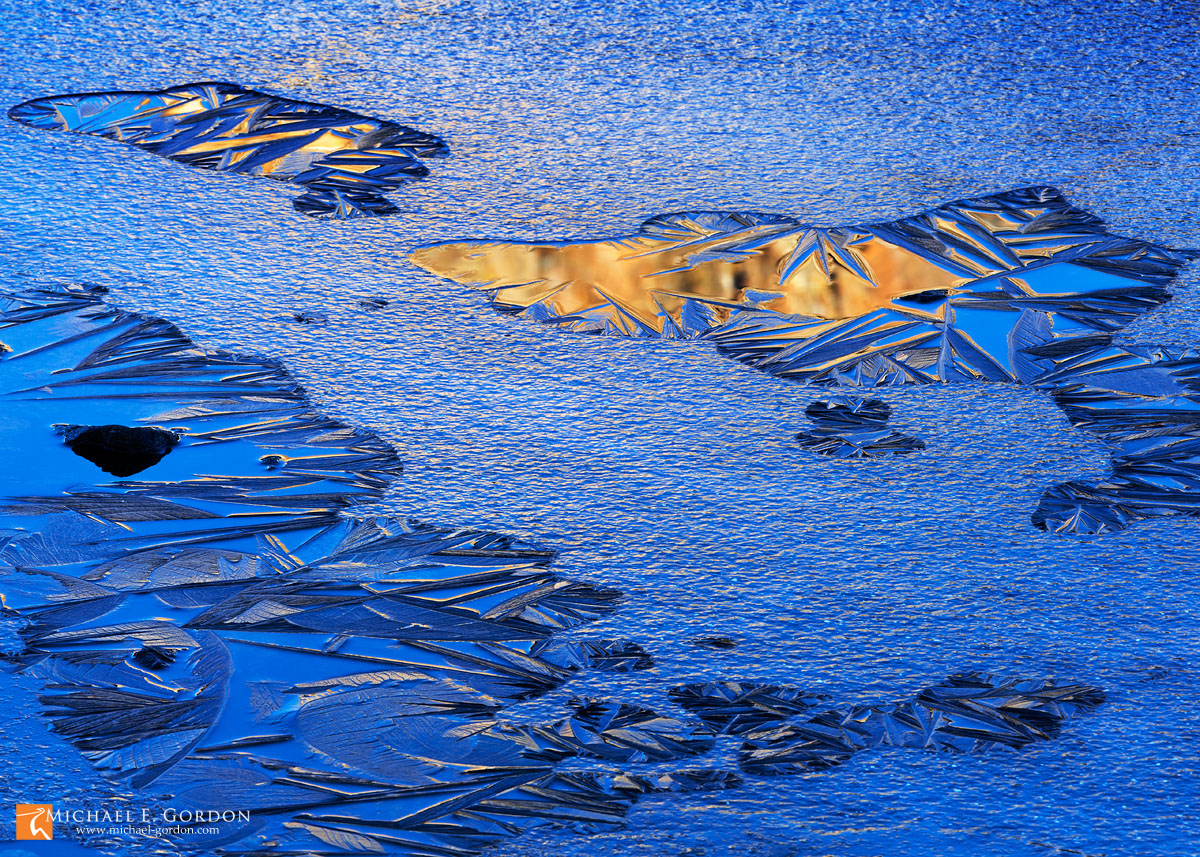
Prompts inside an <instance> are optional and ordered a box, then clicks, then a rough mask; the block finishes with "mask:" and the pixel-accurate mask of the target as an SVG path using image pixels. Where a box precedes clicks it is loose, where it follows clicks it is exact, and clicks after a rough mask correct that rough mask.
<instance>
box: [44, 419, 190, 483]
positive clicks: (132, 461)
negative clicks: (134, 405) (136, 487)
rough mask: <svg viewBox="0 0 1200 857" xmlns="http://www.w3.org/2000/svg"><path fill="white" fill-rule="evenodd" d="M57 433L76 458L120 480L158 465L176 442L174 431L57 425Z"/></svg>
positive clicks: (177, 439) (135, 427)
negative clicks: (119, 477) (80, 458)
mask: <svg viewBox="0 0 1200 857" xmlns="http://www.w3.org/2000/svg"><path fill="white" fill-rule="evenodd" d="M59 433H60V434H62V436H63V440H65V441H66V443H67V446H69V447H70V448H71V451H72V452H74V453H75V454H76V455H78V456H81V457H83V458H86V459H87V460H88V461H90V462H92V464H94V465H96V466H97V467H99V468H100V469H101V470H103V471H104V472H105V473H111V474H112V475H113V476H121V477H124V476H132V475H133V474H135V473H141V472H142V471H143V470H145V469H146V468H147V467H152V466H153V465H155V464H158V462H160V461H162V459H163V457H164V456H165V455H166V454H167V453H168V452H170V451H171V450H172V449H174V448H175V445H176V444H177V443H179V435H177V434H175V432H173V431H167V430H166V429H161V428H154V427H149V426H134V427H130V426H118V425H108V426H60V427H59Z"/></svg>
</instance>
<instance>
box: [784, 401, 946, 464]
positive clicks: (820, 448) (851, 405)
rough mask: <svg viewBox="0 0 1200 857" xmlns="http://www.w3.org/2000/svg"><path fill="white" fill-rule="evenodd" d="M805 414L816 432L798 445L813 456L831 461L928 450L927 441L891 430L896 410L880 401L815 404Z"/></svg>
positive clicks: (802, 436) (806, 433) (808, 433)
mask: <svg viewBox="0 0 1200 857" xmlns="http://www.w3.org/2000/svg"><path fill="white" fill-rule="evenodd" d="M804 413H805V415H806V416H807V417H808V418H809V419H810V420H812V423H813V429H812V431H803V432H800V433H799V434H797V435H796V442H797V443H798V444H800V446H801V447H802V448H804V449H807V450H809V451H810V452H816V453H819V454H821V455H827V456H829V457H831V458H879V457H881V456H884V455H904V454H907V453H910V452H918V451H919V450H922V449H924V448H925V442H924V441H922V440H919V439H918V438H915V437H911V436H909V435H906V434H900V433H899V432H894V431H891V430H890V429H888V428H887V421H888V418H889V417H891V415H892V409H891V408H890V407H889V406H888V405H887V404H886V403H884V402H882V401H880V400H879V399H850V400H847V401H845V402H814V403H813V404H811V405H809V406H808V407H807V408H806V409H805V411H804Z"/></svg>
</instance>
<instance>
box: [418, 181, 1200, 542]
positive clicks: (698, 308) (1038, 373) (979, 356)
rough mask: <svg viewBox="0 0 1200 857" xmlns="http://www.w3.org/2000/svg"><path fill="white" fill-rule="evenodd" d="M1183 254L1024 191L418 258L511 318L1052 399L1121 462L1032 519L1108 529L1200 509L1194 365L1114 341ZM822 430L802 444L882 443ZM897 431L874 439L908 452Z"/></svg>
mask: <svg viewBox="0 0 1200 857" xmlns="http://www.w3.org/2000/svg"><path fill="white" fill-rule="evenodd" d="M1191 256H1192V254H1191V253H1190V252H1184V251H1177V250H1171V249H1168V248H1166V247H1161V246H1158V245H1155V244H1151V243H1149V242H1146V241H1140V240H1137V239H1133V238H1123V237H1120V236H1115V235H1111V234H1109V233H1108V232H1107V231H1106V230H1105V228H1104V224H1103V222H1102V221H1100V220H1099V219H1098V218H1097V217H1095V216H1093V215H1091V214H1089V213H1087V212H1085V211H1082V210H1080V209H1078V208H1075V207H1074V206H1072V205H1071V204H1070V203H1069V202H1067V200H1066V199H1064V198H1063V196H1062V195H1061V194H1060V193H1059V192H1058V191H1057V190H1055V189H1053V188H1048V187H1031V188H1023V189H1019V190H1014V191H1009V192H1007V193H1002V194H997V195H994V196H988V197H982V198H979V199H970V200H964V201H961V202H955V203H951V204H948V205H945V206H942V207H941V208H937V209H934V210H932V211H929V212H925V213H923V214H919V215H916V216H914V217H907V218H904V219H901V220H896V221H892V222H888V223H880V224H873V225H866V226H853V227H838V228H822V227H814V226H808V225H804V224H801V223H800V222H798V221H796V220H793V219H791V218H788V217H785V216H782V215H768V214H739V213H732V212H684V213H679V214H670V215H663V216H660V217H655V218H652V219H650V220H648V221H646V222H645V223H644V224H642V226H641V228H640V229H639V230H638V231H637V232H635V233H634V234H632V235H629V236H626V237H623V238H618V239H611V240H605V241H580V242H572V243H561V244H555V243H547V242H542V243H517V242H480V241H474V242H465V243H452V244H438V245H431V246H428V247H424V248H421V249H419V250H417V251H416V252H415V253H414V254H413V255H412V260H413V261H414V262H415V263H416V264H418V265H420V266H422V267H423V268H425V269H426V270H429V271H431V272H433V273H436V274H438V275H440V276H444V277H447V278H449V279H453V280H455V281H457V282H460V283H468V284H471V285H474V286H476V287H478V288H480V289H483V290H485V291H486V292H487V293H488V295H489V297H490V300H491V302H492V304H493V305H494V306H495V307H496V308H497V309H500V310H503V311H507V312H513V313H519V314H521V315H522V316H524V317H526V318H530V319H534V320H537V321H541V322H546V323H551V324H556V325H559V326H562V327H564V328H567V329H569V330H574V331H579V332H590V333H607V334H615V335H625V336H636V337H663V338H703V339H706V340H710V341H711V342H713V343H714V344H715V345H716V347H717V349H718V350H719V351H720V352H721V353H723V354H725V355H728V356H731V357H734V358H736V359H738V360H741V361H743V362H745V363H748V364H750V365H752V366H754V367H755V368H758V369H761V370H762V371H765V372H769V373H771V374H774V375H778V376H781V377H784V378H788V379H790V380H794V381H799V382H803V383H809V384H817V385H825V386H839V387H858V388H861V387H871V388H873V387H880V386H887V385H897V384H928V383H945V382H983V381H998V382H1008V383H1019V384H1027V385H1030V386H1033V387H1037V388H1039V389H1042V390H1045V391H1047V392H1049V393H1050V394H1051V395H1053V396H1054V399H1055V401H1056V402H1057V403H1058V404H1059V405H1060V406H1061V407H1062V408H1063V410H1064V411H1065V413H1066V414H1067V416H1068V418H1069V419H1070V420H1071V421H1072V423H1073V424H1075V425H1076V426H1077V427H1079V428H1081V429H1084V430H1086V431H1090V432H1093V433H1095V434H1097V435H1098V436H1099V437H1100V438H1101V439H1102V440H1104V441H1105V443H1106V444H1108V446H1109V447H1110V448H1111V449H1112V452H1113V473H1112V476H1111V477H1110V478H1109V479H1107V480H1105V481H1102V482H1100V483H1099V484H1086V483H1075V482H1072V483H1066V484H1064V485H1059V486H1056V487H1053V488H1051V489H1049V490H1048V491H1047V492H1046V494H1045V496H1044V497H1043V498H1042V501H1041V503H1040V505H1039V507H1038V509H1037V510H1036V511H1035V512H1034V514H1033V522H1034V524H1035V525H1037V526H1039V527H1042V528H1046V529H1051V530H1056V531H1063V532H1099V531H1105V530H1113V529H1119V528H1121V527H1123V526H1125V525H1127V524H1129V523H1130V522H1132V521H1136V520H1139V519H1142V518H1149V517H1154V516H1158V515H1163V514H1187V515H1200V459H1197V458H1195V456H1194V454H1193V448H1192V447H1193V441H1194V437H1195V436H1197V435H1196V431H1197V426H1198V425H1200V408H1197V406H1196V405H1195V403H1194V401H1193V396H1194V394H1195V392H1196V390H1195V389H1194V386H1193V385H1194V384H1195V380H1194V377H1193V376H1194V374H1195V373H1194V371H1193V366H1194V365H1195V364H1196V360H1197V357H1196V356H1195V355H1194V354H1193V353H1191V352H1187V353H1178V354H1175V353H1166V352H1163V351H1159V350H1153V349H1127V348H1123V347H1119V346H1116V345H1114V344H1113V333H1114V332H1115V331H1117V330H1118V329H1120V328H1121V327H1124V326H1125V325H1127V324H1128V323H1129V322H1130V321H1132V320H1133V319H1134V318H1136V317H1137V316H1139V315H1141V314H1143V313H1146V312H1149V311H1151V310H1154V309H1155V308H1157V307H1158V306H1159V305H1161V304H1162V303H1163V302H1164V301H1166V300H1167V299H1168V298H1169V294H1168V292H1167V290H1166V289H1167V286H1168V285H1169V284H1170V282H1171V280H1172V279H1173V278H1174V276H1175V275H1176V273H1177V272H1178V271H1179V269H1180V268H1181V267H1182V266H1183V265H1184V264H1185V263H1186V262H1187V261H1188V259H1189V258H1191ZM822 433H823V430H820V429H818V431H817V432H809V433H806V434H805V435H803V436H801V437H800V438H799V440H800V442H801V444H802V445H804V446H807V447H809V448H811V449H813V450H814V451H818V452H822V453H825V454H831V455H835V456H836V455H843V456H855V455H859V454H870V453H867V452H866V450H865V447H864V446H860V445H857V444H855V443H854V442H849V443H846V442H844V441H841V440H837V439H832V438H823V437H821V434H822ZM888 434H889V433H887V432H884V433H883V435H882V436H881V438H880V439H879V440H880V441H881V442H883V443H884V446H885V447H887V448H888V450H887V451H889V452H894V451H899V450H898V449H892V448H891V447H890V444H891V443H892V441H888V440H887V438H888ZM893 441H894V442H897V443H904V442H906V441H899V440H896V439H893ZM868 445H869V442H868ZM880 451H883V450H882V449H881V450H880Z"/></svg>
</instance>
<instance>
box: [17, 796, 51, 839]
mask: <svg viewBox="0 0 1200 857" xmlns="http://www.w3.org/2000/svg"><path fill="white" fill-rule="evenodd" d="M53 838H54V805H53V804H49V803H19V804H17V839H18V840H22V839H53Z"/></svg>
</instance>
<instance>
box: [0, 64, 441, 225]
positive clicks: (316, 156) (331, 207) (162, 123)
mask: <svg viewBox="0 0 1200 857" xmlns="http://www.w3.org/2000/svg"><path fill="white" fill-rule="evenodd" d="M8 115H9V118H11V119H15V120H16V121H18V122H21V123H23V124H25V125H31V126H33V127H34V128H42V129H44V130H55V131H73V132H75V133H77V134H95V135H98V136H101V137H108V138H109V139H112V140H118V141H120V142H122V143H128V144H129V145H131V146H137V147H138V148H141V149H145V150H146V151H148V152H153V153H154V154H156V155H161V156H162V157H164V158H170V159H171V160H173V161H180V162H181V163H185V164H188V165H189V166H193V167H199V168H201V169H207V170H220V171H222V172H231V173H243V174H245V175H254V176H265V177H267V178H271V179H277V180H279V181H286V182H291V183H293V184H298V185H300V186H302V187H304V188H305V191H306V192H305V193H304V194H303V195H302V196H300V197H298V198H297V199H296V200H295V202H294V203H293V205H294V206H295V208H296V210H297V211H299V212H301V213H303V214H307V215H310V216H315V217H355V216H360V215H378V214H391V213H393V212H395V211H396V207H395V206H394V205H392V203H391V202H389V201H388V200H387V199H386V198H385V197H384V196H383V194H385V193H389V192H391V191H393V190H395V189H396V188H398V187H400V185H402V184H404V183H405V182H408V181H412V180H413V179H417V178H420V177H422V176H425V175H428V173H429V170H428V169H427V168H426V166H425V165H424V164H423V163H421V161H420V160H419V159H420V158H428V157H437V156H441V155H445V154H446V152H447V149H446V145H445V143H443V142H442V141H441V140H440V139H439V138H437V137H434V136H433V135H431V134H425V133H423V132H420V131H414V130H413V129H412V128H406V127H404V126H403V125H398V124H396V123H395V122H387V121H385V120H382V119H372V118H370V117H369V116H362V115H360V114H358V113H352V112H350V111H348V110H341V109H339V108H336V107H327V106H326V105H324V104H315V103H312V102H309V101H295V100H292V99H289V98H280V97H279V96H275V95H267V94H265V93H262V92H255V91H254V90H252V89H244V88H243V87H241V86H238V85H236V84H232V83H193V84H185V85H183V86H174V87H171V88H169V89H163V90H159V91H155V92H88V93H82V94H79V95H52V96H48V97H46V98H35V99H34V100H32V101H26V102H25V103H24V104H18V105H17V106H15V107H13V108H11V109H10V110H9V111H8Z"/></svg>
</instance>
